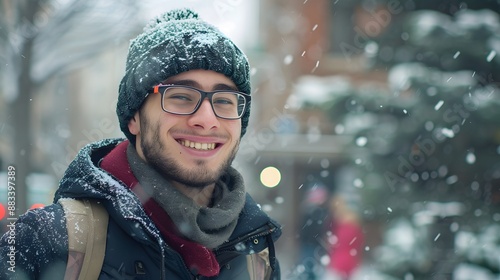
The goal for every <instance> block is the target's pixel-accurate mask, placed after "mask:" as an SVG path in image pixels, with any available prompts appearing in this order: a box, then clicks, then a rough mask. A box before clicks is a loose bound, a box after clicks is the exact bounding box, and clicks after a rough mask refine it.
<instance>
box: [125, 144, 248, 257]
mask: <svg viewBox="0 0 500 280" xmlns="http://www.w3.org/2000/svg"><path fill="white" fill-rule="evenodd" d="M127 158H128V162H129V164H130V168H131V169H132V172H133V173H134V176H135V177H136V178H137V180H138V181H139V184H140V185H141V186H142V188H143V189H144V191H145V192H146V193H147V194H148V195H149V196H150V197H152V198H153V199H154V200H155V201H156V202H157V203H158V204H159V205H160V206H161V207H162V208H163V210H165V212H167V214H168V215H169V216H170V218H171V219H172V221H173V222H174V224H175V225H176V226H177V229H178V230H179V231H180V232H181V233H182V234H183V235H184V236H185V237H186V238H188V239H190V240H192V241H194V242H197V243H199V244H201V245H203V246H205V247H207V248H209V249H213V248H216V247H218V246H219V245H221V244H222V243H224V242H225V241H227V240H228V239H229V237H230V236H231V233H232V232H233V230H234V228H235V227H236V223H237V221H238V216H239V214H240V212H241V210H242V209H243V205H244V204H245V187H244V183H243V178H242V176H241V174H239V173H238V171H236V170H235V169H234V168H232V167H230V168H229V169H228V170H227V171H226V173H225V174H224V175H223V176H221V178H219V181H217V182H216V184H215V189H214V193H213V197H212V202H213V203H212V207H202V206H199V205H198V204H196V203H195V202H194V201H193V200H192V199H191V198H189V197H187V196H186V195H184V194H183V193H181V192H180V191H178V190H177V189H175V188H174V187H173V186H172V185H171V184H170V182H169V181H168V180H167V179H165V178H164V177H163V176H162V175H161V174H160V173H158V172H157V171H156V170H154V169H153V168H151V167H150V166H149V165H148V164H147V163H146V162H145V161H144V160H142V159H141V158H140V157H139V155H138V154H137V151H136V149H135V148H134V147H133V146H132V145H128V148H127Z"/></svg>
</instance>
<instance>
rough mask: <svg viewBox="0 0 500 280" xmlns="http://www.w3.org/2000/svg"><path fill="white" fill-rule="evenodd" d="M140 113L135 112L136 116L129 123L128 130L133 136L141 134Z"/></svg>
mask: <svg viewBox="0 0 500 280" xmlns="http://www.w3.org/2000/svg"><path fill="white" fill-rule="evenodd" d="M140 123H141V122H140V116H139V111H137V112H135V114H134V116H133V117H132V118H131V119H130V120H129V121H128V130H129V131H130V133H132V134H133V135H137V134H139V133H140V132H141V125H140Z"/></svg>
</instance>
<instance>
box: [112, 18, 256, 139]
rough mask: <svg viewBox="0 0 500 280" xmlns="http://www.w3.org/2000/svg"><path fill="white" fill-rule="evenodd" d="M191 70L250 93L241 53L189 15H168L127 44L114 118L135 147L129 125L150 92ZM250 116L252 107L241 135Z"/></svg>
mask: <svg viewBox="0 0 500 280" xmlns="http://www.w3.org/2000/svg"><path fill="white" fill-rule="evenodd" d="M195 69H205V70H212V71H216V72H219V73H221V74H224V75H225V76H227V77H228V78H230V79H231V80H232V81H233V82H234V83H235V85H236V86H237V87H238V90H239V91H241V92H244V93H247V94H250V68H249V65H248V60H247V57H246V56H245V54H243V52H242V51H241V50H240V49H239V48H238V47H237V46H236V45H235V44H234V43H233V42H232V41H231V40H230V39H229V38H228V37H226V36H225V35H224V34H222V33H221V32H220V31H219V30H218V29H217V28H216V27H214V26H212V25H210V24H208V23H207V22H205V21H202V20H201V19H199V18H198V14H197V13H196V12H194V11H192V10H189V9H178V10H172V11H170V12H167V13H165V14H163V15H161V16H159V17H157V18H155V19H153V20H152V21H150V22H149V24H148V25H146V27H145V28H144V32H143V33H141V34H140V35H139V36H137V37H136V38H135V39H134V40H132V41H131V43H130V47H129V52H128V56H127V63H126V66H125V76H124V77H123V79H122V81H121V83H120V87H119V92H118V104H117V107H116V113H117V115H118V120H119V122H120V128H121V130H122V131H123V133H125V136H127V138H128V139H129V140H130V141H131V142H132V143H134V144H135V135H133V134H132V133H130V131H129V130H128V123H129V120H130V119H131V118H132V117H133V116H134V114H135V112H137V110H139V108H140V107H141V105H142V102H143V101H144V99H145V98H146V96H147V94H148V92H150V91H151V88H152V87H153V86H155V85H157V84H159V83H160V82H162V81H164V80H166V79H167V78H169V77H171V76H174V75H177V74H180V73H182V72H186V71H189V70H195ZM158 106H160V104H158ZM249 117H250V108H248V110H247V112H246V113H245V115H243V117H242V119H241V136H243V135H244V134H245V132H246V127H247V125H248V119H249Z"/></svg>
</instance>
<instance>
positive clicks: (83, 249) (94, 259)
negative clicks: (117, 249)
mask: <svg viewBox="0 0 500 280" xmlns="http://www.w3.org/2000/svg"><path fill="white" fill-rule="evenodd" d="M59 203H60V204H61V205H62V207H63V208H64V212H65V215H66V228H67V230H68V263H67V266H66V273H65V275H64V280H77V279H78V280H86V279H98V278H99V274H100V273H101V269H102V264H103V262H104V254H105V251H106V236H107V231H108V219H109V217H108V212H107V211H106V209H105V208H104V206H102V205H101V204H100V203H98V202H96V201H90V200H76V199H71V198H64V199H60V200H59Z"/></svg>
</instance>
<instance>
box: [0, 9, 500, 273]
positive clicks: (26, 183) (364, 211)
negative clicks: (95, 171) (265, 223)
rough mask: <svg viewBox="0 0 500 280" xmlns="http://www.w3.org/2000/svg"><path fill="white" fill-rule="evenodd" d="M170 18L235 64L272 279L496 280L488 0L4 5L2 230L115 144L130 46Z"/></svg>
mask: <svg viewBox="0 0 500 280" xmlns="http://www.w3.org/2000/svg"><path fill="white" fill-rule="evenodd" d="M180 7H191V8H193V9H195V10H196V11H197V12H198V13H199V14H200V17H201V18H203V19H205V20H207V21H209V22H211V23H212V24H214V25H215V26H217V27H218V28H219V29H221V30H222V31H223V32H224V33H226V34H227V35H228V36H229V37H231V38H232V39H233V40H234V41H235V42H236V43H237V44H238V45H239V46H240V47H241V48H242V49H243V51H244V52H245V53H246V54H247V56H248V57H249V61H250V64H251V67H252V69H251V78H252V111H251V120H250V124H249V127H248V130H247V133H246V135H245V136H244V137H243V139H242V143H241V147H240V152H239V154H238V156H237V158H236V160H235V163H234V166H235V167H236V168H237V169H239V170H241V171H242V172H243V175H244V177H245V182H246V186H247V189H248V191H249V192H250V193H251V194H252V195H253V196H254V198H255V200H256V201H258V202H259V203H260V204H261V206H262V208H263V209H264V210H265V211H267V212H268V213H269V215H271V216H272V217H273V218H274V219H276V220H278V221H279V222H280V223H281V224H282V225H283V236H282V238H281V239H280V240H279V242H278V243H277V244H276V245H277V254H278V257H279V259H280V261H281V269H282V276H283V279H374V280H378V279H381V280H385V279H387V280H392V279H403V280H416V279H422V280H427V279H453V280H498V279H500V14H499V11H500V1H497V0H481V1H477V0H463V1H460V0H446V1H444V0H293V1H290V0H268V1H257V0H255V1H243V0H213V1H206V0H186V1H182V2H181V1H167V0H164V1H160V0H144V1H134V0H120V1H118V0H116V1H97V0H20V1H14V0H0V166H1V170H0V233H3V232H5V231H6V230H7V228H6V225H7V222H8V218H9V217H14V216H17V215H20V214H22V213H24V212H25V211H26V210H27V209H31V208H36V207H42V206H44V205H47V204H50V203H52V197H53V194H54V192H55V190H56V188H57V185H58V180H59V179H60V178H61V176H62V175H63V173H64V171H65V169H66V167H67V166H68V164H69V163H70V161H71V160H72V159H73V158H74V156H75V155H76V153H77V152H78V151H79V149H80V148H82V147H83V146H84V145H86V144H88V143H90V142H93V141H97V140H100V139H102V138H111V137H122V136H123V135H122V133H121V131H120V129H119V126H118V121H117V117H116V114H115V106H116V99H117V92H118V84H119V82H120V80H121V78H122V76H123V73H124V66H125V59H126V54H127V49H128V45H129V41H130V39H132V38H134V37H135V36H136V35H137V34H139V33H140V32H141V31H142V28H143V26H145V24H146V23H147V22H148V20H149V19H151V18H152V17H154V16H156V15H159V14H160V13H162V12H164V11H166V10H170V9H173V8H180ZM9 166H13V167H14V168H15V176H16V185H15V187H16V188H15V202H16V205H15V206H16V213H15V215H14V216H12V213H10V212H9V211H8V210H9V207H8V206H9V205H8V199H7V189H8V184H7V181H8V179H7V177H8V176H10V175H8V174H9V173H8V171H9Z"/></svg>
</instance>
